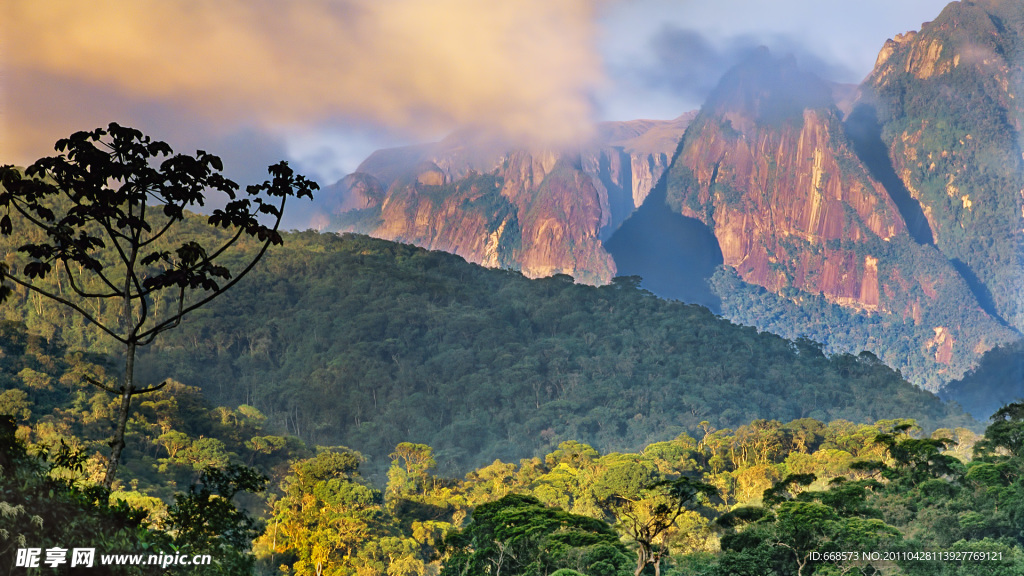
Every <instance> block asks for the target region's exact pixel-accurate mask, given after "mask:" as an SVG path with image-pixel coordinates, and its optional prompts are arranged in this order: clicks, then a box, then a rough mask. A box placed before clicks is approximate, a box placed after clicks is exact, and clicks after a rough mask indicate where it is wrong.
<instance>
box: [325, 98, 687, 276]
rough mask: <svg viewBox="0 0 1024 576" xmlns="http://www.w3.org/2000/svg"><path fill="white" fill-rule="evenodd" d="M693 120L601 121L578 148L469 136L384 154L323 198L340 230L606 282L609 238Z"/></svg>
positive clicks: (610, 267)
mask: <svg viewBox="0 0 1024 576" xmlns="http://www.w3.org/2000/svg"><path fill="white" fill-rule="evenodd" d="M692 117H693V115H692V114H690V115H684V116H682V117H680V118H677V119H676V120H671V121H654V120H636V121H632V122H609V123H603V124H601V125H599V126H598V130H597V135H596V136H595V138H594V139H593V140H592V141H590V142H588V143H585V144H583V145H581V146H579V147H578V148H577V149H573V150H562V151H530V150H525V149H518V150H508V149H506V148H504V147H502V146H501V145H500V144H498V143H495V142H491V141H486V140H481V139H479V138H475V137H474V136H473V135H470V134H456V135H453V136H451V137H449V138H447V139H445V140H444V141H442V142H438V143H433V144H428V145H422V146H411V147H406V148H399V149H391V150H382V151H378V152H376V153H374V154H373V155H371V156H370V157H369V158H368V159H367V160H366V161H365V162H363V164H362V165H361V166H360V167H359V169H358V170H357V171H356V172H355V173H354V174H352V175H349V176H348V177H346V178H345V179H343V180H342V181H341V182H339V183H338V184H335V185H334V186H331V187H328V188H327V189H326V190H325V192H324V194H323V195H322V196H324V197H325V199H324V200H322V202H323V204H322V205H323V206H325V207H328V208H329V210H330V211H331V212H332V224H331V227H332V228H333V229H334V230H337V231H354V232H363V233H367V234H370V235H372V236H376V237H379V238H384V239H388V240H396V241H401V242H408V243H411V244H416V245H418V246H423V247H426V248H431V249H438V250H444V251H448V252H453V253H455V254H458V255H460V256H462V257H464V258H466V259H467V260H469V261H471V262H476V263H480V264H483V265H485V266H494V267H503V268H509V269H514V270H521V271H522V272H523V273H524V274H526V275H527V276H531V277H540V276H550V275H554V274H569V275H572V276H574V277H576V278H577V279H578V280H580V281H583V282H588V283H593V284H601V283H606V282H608V281H610V280H611V278H612V277H613V276H614V275H615V263H614V262H613V261H612V259H611V257H610V256H609V255H608V253H607V252H606V251H605V250H604V247H603V245H602V242H603V241H604V240H606V239H607V238H608V237H609V236H610V235H611V234H612V233H613V232H614V231H615V229H616V228H618V226H619V225H620V224H621V223H622V222H623V221H624V220H625V219H626V218H627V217H629V215H630V214H632V213H633V211H634V210H636V208H637V207H639V206H640V205H641V204H642V203H643V201H644V200H645V199H646V197H647V195H648V194H649V193H650V191H651V189H652V188H653V187H654V185H655V184H656V183H657V182H658V180H659V179H660V177H661V175H662V174H663V173H664V171H665V170H666V169H667V168H668V165H669V162H670V159H671V157H672V154H673V152H674V151H675V148H676V145H677V144H678V142H679V139H680V138H681V137H682V134H683V131H684V130H685V129H686V126H687V124H688V123H689V120H690V119H691V118H692Z"/></svg>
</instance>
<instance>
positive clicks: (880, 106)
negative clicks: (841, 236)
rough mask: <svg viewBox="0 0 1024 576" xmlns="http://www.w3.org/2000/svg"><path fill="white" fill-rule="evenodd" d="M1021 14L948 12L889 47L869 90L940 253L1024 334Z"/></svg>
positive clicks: (1015, 5)
mask: <svg viewBox="0 0 1024 576" xmlns="http://www.w3.org/2000/svg"><path fill="white" fill-rule="evenodd" d="M1022 98H1024V6H1022V4H1021V2H1020V1H1018V0H1012V1H1003V0H986V1H970V2H968V1H964V2H953V3H951V4H949V5H948V6H947V7H946V8H945V9H944V10H943V11H942V13H941V14H940V15H939V16H938V17H937V18H936V19H935V20H934V21H933V22H929V23H926V24H924V25H923V26H922V28H921V30H920V31H919V32H908V33H906V34H901V35H897V36H896V38H895V39H892V40H889V41H888V42H886V44H885V46H884V47H883V48H882V51H881V53H880V54H879V55H878V60H877V63H876V65H875V69H874V71H873V72H872V73H871V75H870V76H869V77H868V78H867V79H866V80H865V82H864V84H863V86H862V97H861V100H860V104H859V105H860V106H862V107H864V109H865V110H866V112H865V113H866V114H869V115H875V114H877V116H878V119H879V122H880V128H881V130H880V134H879V139H880V141H881V142H883V143H884V146H885V147H886V148H887V151H888V156H889V157H890V158H891V159H892V164H893V168H894V171H895V173H896V174H897V175H898V176H899V179H900V181H901V182H902V184H903V185H904V186H905V187H906V189H907V191H908V192H909V194H910V196H911V197H912V198H913V200H914V201H916V202H918V203H920V206H921V211H922V212H923V214H924V217H925V218H926V220H927V225H928V227H929V228H930V231H931V233H932V234H933V235H934V241H935V245H936V247H938V249H939V250H940V251H941V252H942V253H943V255H945V256H946V257H947V258H948V259H949V260H950V261H951V262H953V263H954V265H955V266H956V268H957V270H958V271H959V272H960V273H961V274H962V275H963V276H964V278H965V279H967V281H968V283H969V285H970V286H971V288H972V290H973V291H974V293H975V295H976V297H977V299H978V300H979V302H981V303H982V305H984V306H985V308H986V309H987V310H988V311H989V312H990V313H991V314H992V315H993V316H995V317H997V318H999V319H1000V320H1002V321H1004V322H1005V323H1007V324H1008V325H1010V326H1013V327H1014V328H1015V329H1017V330H1018V331H1019V330H1022V329H1024V301H1022V300H1021V298H1020V294H1021V279H1022V277H1024V249H1022V247H1024V157H1022V141H1024V104H1022V103H1021V99H1022Z"/></svg>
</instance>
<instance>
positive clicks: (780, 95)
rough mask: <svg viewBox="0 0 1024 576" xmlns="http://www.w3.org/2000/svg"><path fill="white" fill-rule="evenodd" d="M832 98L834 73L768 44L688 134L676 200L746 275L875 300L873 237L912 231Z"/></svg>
mask: <svg viewBox="0 0 1024 576" xmlns="http://www.w3.org/2000/svg"><path fill="white" fill-rule="evenodd" d="M830 98H831V97H830V91H829V88H828V86H827V85H825V83H824V82H822V81H820V80H818V79H817V78H814V77H812V76H810V75H807V74H804V73H802V72H800V71H799V70H798V69H797V68H796V65H795V63H794V62H792V61H780V60H775V59H773V58H772V57H771V56H770V55H768V54H761V55H759V56H758V57H756V58H755V59H754V60H752V61H750V62H747V63H746V64H745V65H744V66H742V67H741V68H737V69H735V70H733V71H732V72H731V73H730V75H728V76H727V77H726V78H725V79H724V80H723V83H722V85H721V86H720V87H719V89H718V91H717V92H716V94H715V95H713V96H712V100H711V101H709V103H708V104H707V105H705V108H704V110H703V111H702V113H701V116H700V117H698V118H697V120H696V121H695V124H694V129H693V130H692V131H691V132H690V136H688V137H687V139H686V140H685V141H684V143H683V146H682V148H681V153H680V155H679V157H678V158H677V159H676V163H675V165H674V166H673V167H672V172H671V177H670V178H671V179H670V181H669V197H668V201H669V203H670V205H672V206H673V207H674V208H676V209H677V210H679V211H680V212H681V213H682V214H683V215H685V216H689V217H693V218H698V219H700V220H702V221H703V222H704V223H705V224H707V225H708V226H710V227H712V229H713V230H714V232H715V236H716V237H717V238H718V241H719V245H720V246H721V248H722V255H723V258H724V261H725V264H726V265H727V266H731V267H733V268H735V269H736V270H737V271H738V272H739V275H740V277H741V278H743V280H745V281H746V282H748V283H751V284H757V285H759V286H763V287H765V288H767V289H769V290H771V291H773V292H778V291H780V290H782V289H783V288H795V289H798V290H802V291H805V292H809V293H812V294H819V293H820V294H823V295H824V296H825V297H826V298H828V299H829V300H831V301H834V302H838V303H841V304H843V305H846V306H851V307H855V308H861V309H865V310H876V309H878V308H879V306H880V304H881V302H880V300H879V285H878V257H879V256H878V254H877V253H875V254H872V253H870V252H865V251H864V247H865V246H868V245H870V244H872V243H873V242H871V241H873V240H883V241H886V242H888V241H890V240H891V239H892V238H893V237H894V236H897V235H899V234H902V233H904V225H903V220H902V218H901V217H900V214H899V211H898V209H897V208H896V206H895V205H894V204H893V202H892V200H891V199H890V198H889V196H888V195H887V194H886V192H885V190H884V189H883V188H882V186H881V185H880V184H878V183H877V182H875V181H873V180H872V179H871V178H870V177H869V175H868V172H867V170H865V169H864V168H863V167H862V166H861V164H860V162H859V161H858V159H857V157H856V155H855V154H854V153H853V151H852V150H851V148H850V146H849V144H848V142H847V140H846V138H845V136H844V134H843V127H842V122H841V118H840V116H839V112H838V110H836V109H835V108H834V107H832V106H831V105H830Z"/></svg>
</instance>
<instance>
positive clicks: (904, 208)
mask: <svg viewBox="0 0 1024 576" xmlns="http://www.w3.org/2000/svg"><path fill="white" fill-rule="evenodd" d="M843 128H845V129H846V135H847V136H848V137H849V138H850V140H851V141H852V142H853V150H854V152H856V153H857V156H859V157H860V160H861V162H863V163H864V165H865V166H867V169H868V171H869V172H870V173H871V177H872V178H874V179H875V180H877V181H878V183H880V184H881V185H882V186H884V187H885V191H886V192H888V193H889V196H890V197H891V198H892V200H893V202H895V203H896V208H897V209H899V211H900V215H901V216H903V221H904V222H906V223H907V232H909V233H910V237H911V238H913V239H914V241H915V242H917V243H918V244H927V245H930V244H934V243H935V238H934V236H933V235H932V228H931V226H930V225H929V224H928V219H927V218H925V216H924V211H923V210H922V209H921V204H919V203H918V201H917V200H915V199H914V197H913V196H911V195H910V191H909V190H907V187H906V186H905V185H904V184H903V181H902V180H900V177H899V176H897V175H896V170H894V169H893V167H892V160H890V159H889V151H888V149H887V148H886V147H885V144H884V143H883V142H882V126H881V125H880V124H879V123H878V116H877V114H876V113H875V109H874V108H873V107H872V106H868V105H866V104H860V105H858V106H857V107H856V108H854V109H853V112H851V113H850V116H849V117H848V118H847V119H846V122H844V123H843Z"/></svg>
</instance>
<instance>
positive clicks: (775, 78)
mask: <svg viewBox="0 0 1024 576" xmlns="http://www.w3.org/2000/svg"><path fill="white" fill-rule="evenodd" d="M832 103H833V100H832V89H831V87H830V86H829V85H828V83H826V82H825V81H824V80H822V79H821V78H819V77H818V76H816V75H815V74H813V73H810V72H806V71H804V70H802V69H800V67H799V66H798V65H797V62H796V58H794V57H793V56H792V55H787V56H784V57H776V56H774V55H772V54H771V53H770V52H769V51H768V49H767V48H764V47H762V48H760V49H759V50H757V52H755V53H754V55H752V56H751V57H750V58H748V59H746V60H744V61H743V62H740V63H739V64H737V65H736V66H734V67H733V68H732V69H731V70H729V71H728V72H726V74H725V75H724V76H723V77H722V80H721V81H720V82H719V84H718V86H717V87H716V88H715V89H714V90H713V91H712V93H711V95H710V96H709V97H708V100H707V102H706V103H705V104H704V107H703V108H702V111H705V112H708V113H711V114H726V113H733V114H737V113H738V114H741V115H742V116H744V117H745V118H747V119H749V120H751V121H754V122H755V123H757V124H781V123H787V122H801V121H802V119H803V113H804V110H807V109H822V108H825V109H827V108H830V107H831V106H832Z"/></svg>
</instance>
